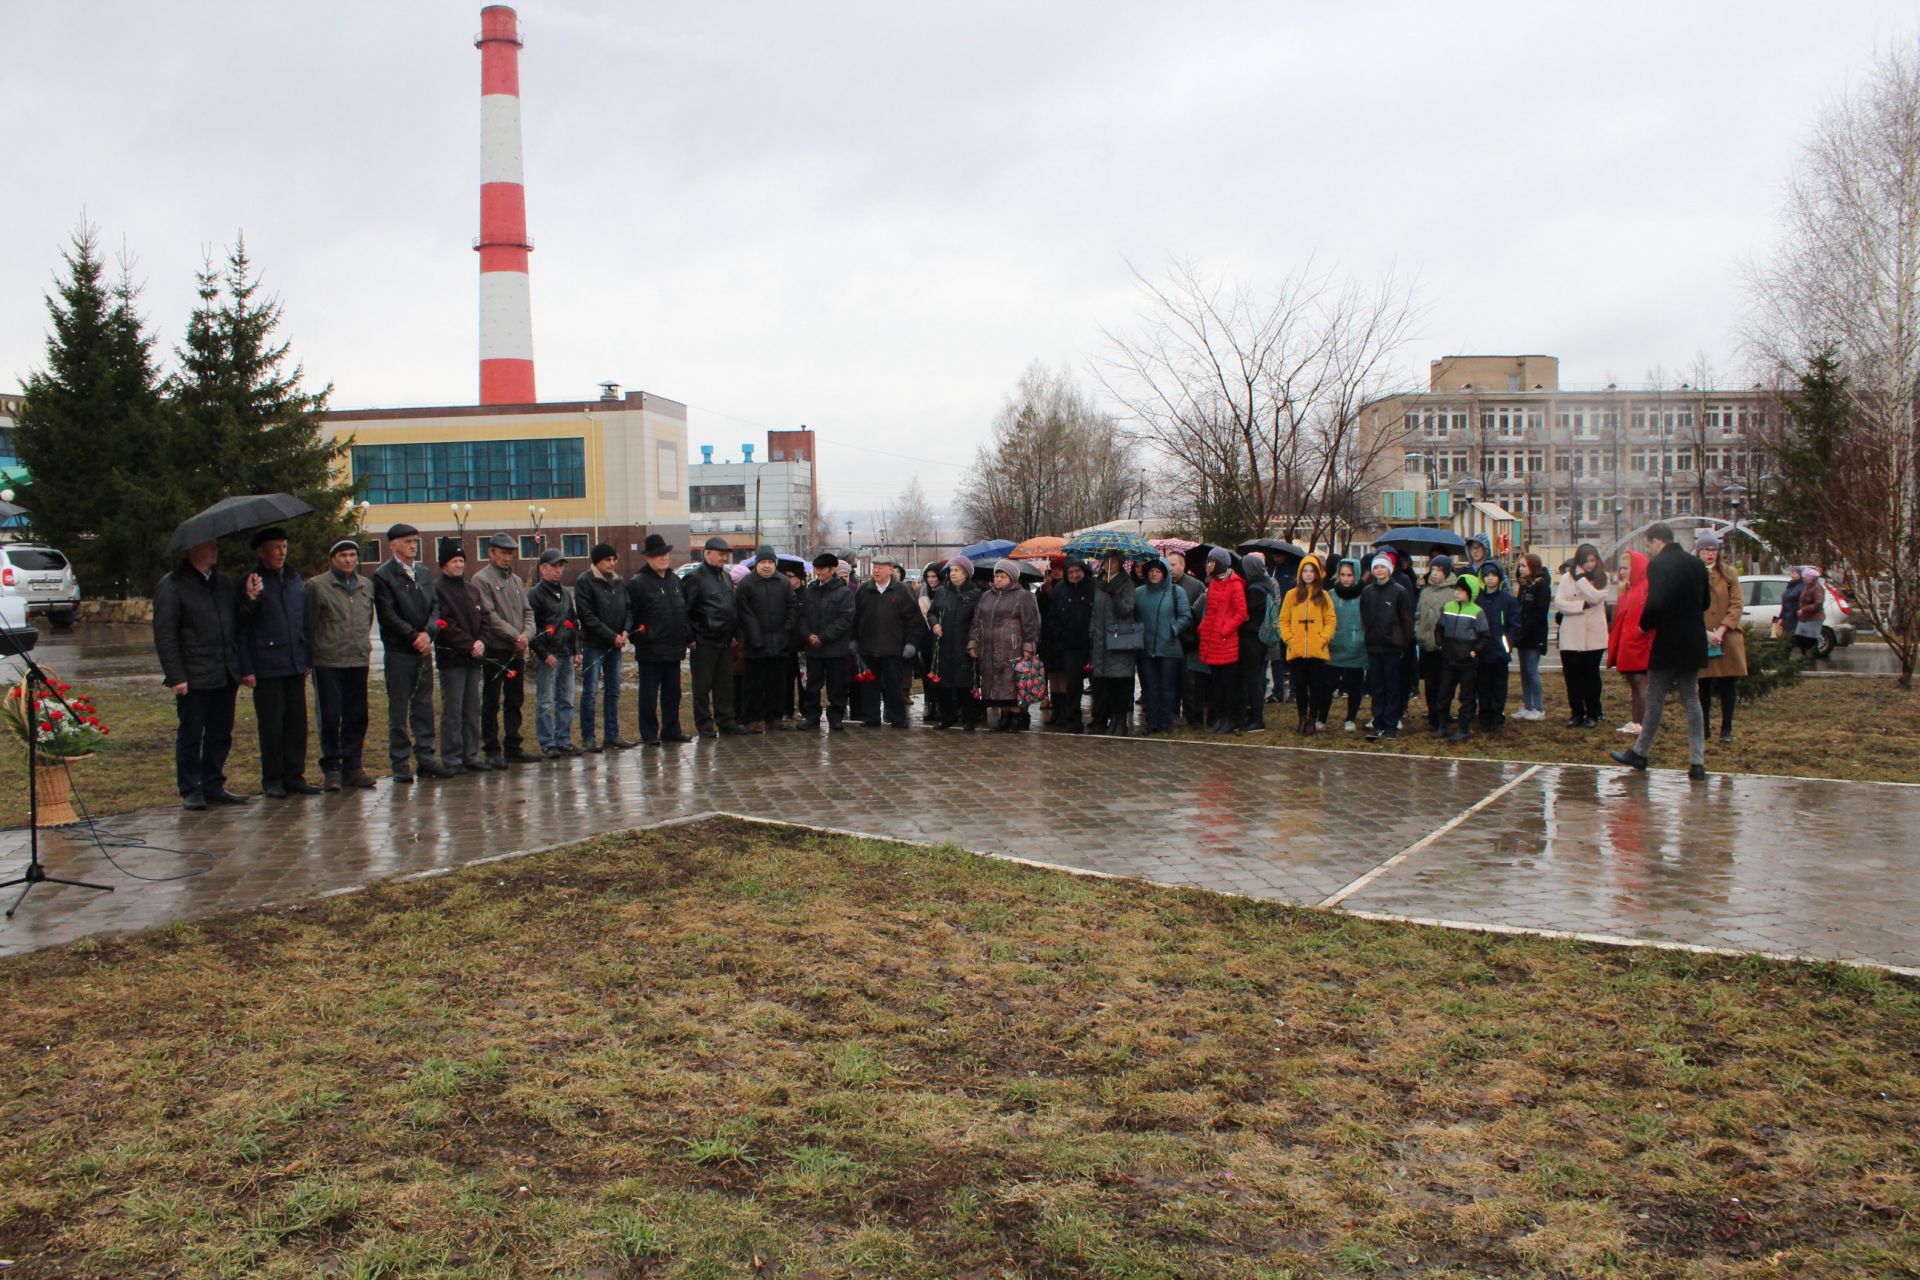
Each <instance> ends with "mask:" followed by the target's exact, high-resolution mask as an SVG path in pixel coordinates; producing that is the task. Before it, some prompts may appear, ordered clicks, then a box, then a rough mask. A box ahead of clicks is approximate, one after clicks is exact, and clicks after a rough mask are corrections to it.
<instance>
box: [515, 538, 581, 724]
mask: <svg viewBox="0 0 1920 1280" xmlns="http://www.w3.org/2000/svg"><path fill="white" fill-rule="evenodd" d="M566 567H567V558H566V557H565V556H564V555H562V554H560V552H559V550H558V549H557V548H554V547H548V548H547V549H546V550H545V551H542V552H541V553H540V568H539V574H540V577H539V580H538V581H537V582H535V583H534V584H533V587H532V589H531V590H529V591H528V592H527V603H528V604H529V605H531V606H532V608H533V640H532V642H531V643H530V644H529V645H528V648H530V649H531V650H532V651H533V661H534V664H535V665H534V681H533V687H534V701H533V736H534V741H535V742H537V743H538V744H539V745H540V754H541V756H542V757H543V758H545V759H548V760H558V759H559V758H560V757H561V756H577V755H579V754H581V751H580V748H578V747H576V746H574V745H573V672H574V668H575V667H577V666H579V665H580V624H579V622H578V621H577V619H576V617H575V614H574V606H573V591H572V589H571V588H570V587H568V586H567V585H566V584H565V583H564V582H562V581H560V576H561V574H562V573H563V572H564V571H565V570H566Z"/></svg>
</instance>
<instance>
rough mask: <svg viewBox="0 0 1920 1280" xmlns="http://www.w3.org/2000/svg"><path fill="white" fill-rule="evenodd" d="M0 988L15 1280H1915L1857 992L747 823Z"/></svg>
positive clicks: (597, 847)
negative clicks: (922, 1279) (858, 1279)
mask: <svg viewBox="0 0 1920 1280" xmlns="http://www.w3.org/2000/svg"><path fill="white" fill-rule="evenodd" d="M0 981H4V983H5V990H6V991H7V999H6V1008H5V1010H4V1017H3V1018H0V1044H4V1052H5V1060H6V1062H7V1063H8V1071H7V1073H6V1075H5V1076H4V1079H3V1082H0V1131H4V1132H5V1133H6V1135H7V1138H8V1141H7V1144H6V1148H5V1151H4V1153H3V1154H0V1257H5V1258H11V1259H16V1260H18V1262H19V1265H20V1268H21V1270H20V1274H34V1275H55V1274H61V1275H64V1274H82V1273H84V1274H88V1275H103V1276H119V1275H128V1276H132V1275H192V1276H240V1275H248V1276H253V1275H260V1276H302V1277H305V1276H313V1275H341V1276H361V1277H373V1276H438V1277H506V1276H528V1275H567V1276H593V1277H611V1276H640V1275H646V1276H674V1277H708V1276H714V1277H718V1276H738V1275H759V1276H775V1275H778V1276H788V1277H802V1276H843V1275H863V1276H864V1275H871V1276H927V1277H934V1276H967V1277H974V1278H981V1277H999V1276H1028V1277H1051V1276H1082V1275H1099V1276H1121V1277H1149V1276H1161V1277H1176V1276H1208V1277H1215V1276H1217V1277H1245V1278H1246V1280H1277V1278H1278V1277H1283V1276H1294V1277H1305V1276H1322V1275H1325V1276H1348V1275H1353V1276H1371V1275H1381V1276H1393V1275H1413V1274H1419V1275H1444V1276H1461V1277H1466V1276H1488V1275H1495V1276H1543V1277H1545V1276H1571V1275H1603V1274H1612V1275H1623V1276H1627V1275H1631V1276H1643V1275H1645V1276H1676V1277H1693V1276H1699V1277H1707V1276H1714V1277H1719V1276H1756V1277H1757V1276H1768V1277H1774V1276H1780V1275H1796V1276H1834V1277H1838V1276H1862V1275H1888V1276H1891V1275H1901V1274H1915V1272H1916V1269H1920V1234H1916V1232H1915V1230H1914V1221H1915V1219H1914V1214H1915V1212H1916V1210H1920V1178H1917V1175H1916V1163H1917V1157H1920V1145H1916V1140H1915V1138H1914V1136H1913V1135H1914V1133H1915V1120H1916V1116H1917V1115H1920V1111H1917V1109H1916V1100H1917V1099H1920V1075H1917V1074H1916V1069H1915V1062H1916V1058H1915V1054H1916V1051H1920V1018H1916V1016H1915V1014H1916V1008H1917V1006H1916V994H1915V989H1914V988H1913V987H1912V986H1910V985H1908V984H1905V983H1902V982H1899V981H1896V980H1893V979H1889V978H1886V977H1884V976H1881V975H1878V974H1875V973H1870V972H1864V971H1858V970H1850V969H1843V968H1837V967H1809V966H1785V965H1778V964H1773V963H1768V962H1762V961H1758V960H1754V961H1733V960H1718V959H1702V958H1698V957H1689V956H1682V955H1677V954H1670V953H1660V952H1645V951H1615V950H1605V949H1599V948H1594V947H1588V946H1581V945H1574V944H1564V943H1556V942H1548V941H1541V940H1529V939H1511V938H1493V937H1484V936H1476V935H1472V934H1466V933H1457V932H1447V931H1441V930H1433V929H1422V928H1415V927H1407V926H1394V925H1386V924H1374V923H1368V922H1363V921H1356V920H1353V919H1350V918H1342V917H1339V916H1333V915H1324V914H1318V913H1313V912H1301V911H1294V910H1289V909H1287V908H1284V907H1278V906H1272V905H1267V904H1260V903H1254V902H1248V901H1242V900H1236V899H1229V898H1222V897H1215V896H1209V895H1206V894H1202V893H1198V892H1190V891H1180V890H1171V889H1162V888H1154V887H1149V886H1144V885H1139V884H1133V883H1127V882H1116V881H1098V880H1088V879H1081V878H1075V877H1071V876H1067V875H1064V874H1056V873H1051V872H1042V871H1035V870H1031V869H1026V868H1022V867H1018V866H1014V865H1011V864H1008V863H1003V862H995V861H992V860H988V859H982V858H977V857H973V856H970V855H966V854H961V853H958V852H954V851H949V850H939V851H933V852H926V851H919V850H913V849H909V848H905V847H901V846H897V845H889V844H884V843H878V842H865V841H854V840H845V839H836V838H826V837H818V836H813V835H809V834H806V833H802V832H798V831H789V830H784V829H771V828H766V827H760V826H750V825H745V824H740V823H734V822H713V823H707V824H703V825H701V826H698V827H686V828H678V829H674V830H669V831H663V832H657V833H650V834H643V835H625V836H618V837H610V838H605V839H601V840H597V841H593V842H590V843H587V844H583V845H578V846H574V847H572V848H570V849H566V850H562V851H557V852H554V853H550V854H545V855H539V856H535V857H529V858H525V859H521V860H518V861H515V862H511V863H506V864H500V865H496V866H492V867H488V868H485V869H484V870H474V871H469V872H463V873H460V874H457V875H453V876H449V877H445V878H443V879H439V880H433V881H426V882H421V883H415V884H408V885H387V886H381V887H377V888H374V889H372V890H370V891H368V892H366V893H362V894H359V895H355V896H351V897H345V898H338V899H331V900H328V901H325V902H322V903H316V904H311V905H308V906H306V907H303V908H298V909H288V910H283V911H278V912H274V913H270V914H268V913H258V914H249V915H242V916H236V917H231V918H226V919H221V920H216V921H213V922H210V923H204V924H199V925H192V926H180V927H175V928H171V929H167V930H163V931H160V932H157V933H153V934H149V935H145V936H141V937H136V938H132V939H126V940H103V941H94V942H86V943H82V944H78V945H76V946H74V947H71V948H68V949H66V950H64V951H61V952H54V953H44V954H38V955H33V956H29V957H25V958H21V959H17V960H12V961H8V962H5V963H4V964H0Z"/></svg>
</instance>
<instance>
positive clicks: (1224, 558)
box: [1207, 547, 1233, 566]
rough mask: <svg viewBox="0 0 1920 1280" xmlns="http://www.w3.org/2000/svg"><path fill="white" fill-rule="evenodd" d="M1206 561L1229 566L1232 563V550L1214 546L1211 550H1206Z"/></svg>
mask: <svg viewBox="0 0 1920 1280" xmlns="http://www.w3.org/2000/svg"><path fill="white" fill-rule="evenodd" d="M1207 563H1209V564H1224V565H1228V566H1231V565H1232V564H1233V552H1231V551H1229V550H1227V549H1226V548H1225V547H1215V548H1214V549H1213V550H1211V551H1209V552H1207Z"/></svg>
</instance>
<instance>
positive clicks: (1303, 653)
mask: <svg viewBox="0 0 1920 1280" xmlns="http://www.w3.org/2000/svg"><path fill="white" fill-rule="evenodd" d="M1358 595H1359V593H1358V592H1355V613H1354V617H1355V621H1356V624H1357V622H1358V619H1359V610H1358ZM1338 627H1339V616H1338V614H1337V613H1336V612H1335V611H1334V607H1333V597H1332V596H1331V595H1330V594H1329V593H1328V592H1327V588H1326V585H1325V584H1324V583H1322V582H1321V581H1320V557H1319V556H1308V557H1306V558H1305V559H1303V560H1302V561H1301V562H1300V567H1299V569H1298V570H1296V572H1295V576H1294V583H1293V589H1292V590H1290V591H1288V592H1287V593H1286V595H1285V596H1284V597H1282V599H1281V602H1280V639H1281V641H1282V642H1283V643H1284V644H1285V645H1286V647H1287V668H1288V675H1289V676H1290V677H1291V678H1292V684H1293V700H1294V703H1295V704H1296V705H1297V706H1298V707H1299V711H1300V723H1299V725H1298V727H1297V731H1298V732H1299V733H1300V734H1302V735H1311V734H1315V733H1318V732H1320V729H1321V726H1323V725H1324V724H1325V723H1326V720H1327V707H1328V706H1329V705H1330V704H1331V703H1332V702H1333V688H1332V686H1331V685H1329V684H1328V683H1327V662H1328V660H1329V658H1330V657H1331V656H1332V651H1333V636H1334V632H1335V631H1336V630H1337V629H1338Z"/></svg>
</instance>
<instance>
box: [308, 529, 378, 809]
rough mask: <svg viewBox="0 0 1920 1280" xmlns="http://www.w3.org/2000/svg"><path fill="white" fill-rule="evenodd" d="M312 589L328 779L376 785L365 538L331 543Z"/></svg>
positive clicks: (316, 683)
mask: <svg viewBox="0 0 1920 1280" xmlns="http://www.w3.org/2000/svg"><path fill="white" fill-rule="evenodd" d="M306 595H307V599H306V607H307V648H308V651H309V652H310V653H311V654H312V656H313V700H314V704H315V706H316V708H317V709H318V710H319V713H320V772H321V774H322V775H323V777H324V781H323V785H324V786H325V787H326V789H327V790H328V791H338V790H340V788H341V787H342V786H343V785H345V786H349V787H363V788H364V787H371V786H373V778H372V777H371V776H370V775H369V774H368V773H367V771H366V768H365V766H364V765H363V764H362V763H361V753H362V751H363V750H364V749H365V747H366V743H367V666H368V664H369V663H370V662H371V660H372V640H371V635H372V632H373V588H371V587H369V586H368V585H367V581H366V579H365V578H362V577H361V576H360V546H359V544H358V543H356V542H355V541H354V540H353V539H352V538H342V539H340V540H339V541H338V542H336V543H334V544H333V545H332V546H331V547H329V548H327V567H326V569H324V570H323V571H321V572H320V573H317V574H315V575H314V576H313V577H311V578H308V579H307V592H306Z"/></svg>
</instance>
